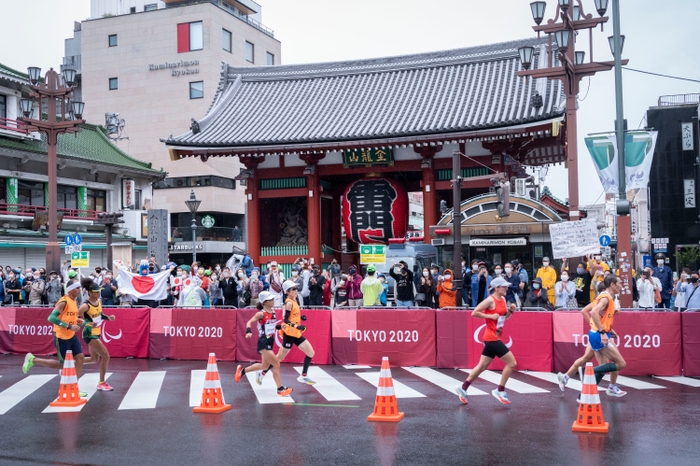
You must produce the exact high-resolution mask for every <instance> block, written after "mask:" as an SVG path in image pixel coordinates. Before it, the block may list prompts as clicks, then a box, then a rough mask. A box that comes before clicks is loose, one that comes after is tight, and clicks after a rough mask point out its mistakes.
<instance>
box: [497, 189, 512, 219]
mask: <svg viewBox="0 0 700 466" xmlns="http://www.w3.org/2000/svg"><path fill="white" fill-rule="evenodd" d="M496 198H497V199H498V206H497V209H498V216H499V217H508V216H509V215H510V181H500V182H499V183H498V184H497V185H496Z"/></svg>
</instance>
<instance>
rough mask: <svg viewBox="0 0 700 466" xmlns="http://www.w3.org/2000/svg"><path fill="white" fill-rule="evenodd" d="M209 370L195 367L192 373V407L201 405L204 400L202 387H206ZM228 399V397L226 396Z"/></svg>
mask: <svg viewBox="0 0 700 466" xmlns="http://www.w3.org/2000/svg"><path fill="white" fill-rule="evenodd" d="M206 374H207V371H206V369H205V370H200V369H195V370H193V371H192V374H191V375H190V407H191V408H193V407H195V406H199V403H200V402H201V401H202V389H203V388H204V377H206ZM224 399H226V398H224Z"/></svg>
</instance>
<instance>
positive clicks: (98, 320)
mask: <svg viewBox="0 0 700 466" xmlns="http://www.w3.org/2000/svg"><path fill="white" fill-rule="evenodd" d="M101 325H102V314H100V315H98V316H95V317H93V318H92V326H93V327H94V328H97V327H99V326H101Z"/></svg>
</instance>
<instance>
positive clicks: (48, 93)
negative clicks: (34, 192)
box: [19, 66, 85, 270]
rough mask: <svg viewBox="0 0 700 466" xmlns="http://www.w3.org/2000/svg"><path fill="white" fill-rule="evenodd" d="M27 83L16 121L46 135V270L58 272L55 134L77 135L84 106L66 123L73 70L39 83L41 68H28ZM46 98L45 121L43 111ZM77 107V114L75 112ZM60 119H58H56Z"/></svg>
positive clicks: (51, 74) (49, 73)
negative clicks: (27, 88)
mask: <svg viewBox="0 0 700 466" xmlns="http://www.w3.org/2000/svg"><path fill="white" fill-rule="evenodd" d="M27 73H28V74H29V83H30V86H29V88H30V94H29V95H30V98H29V99H21V100H20V108H21V110H22V114H23V115H24V116H23V117H20V118H19V120H20V121H22V122H23V123H26V124H27V130H28V131H30V132H41V133H45V134H46V146H47V153H48V178H49V180H48V185H49V186H48V188H49V190H48V193H47V195H48V198H49V199H48V201H49V205H48V207H49V238H48V242H47V244H46V267H47V269H48V270H59V269H60V267H61V246H60V245H59V244H58V205H57V200H58V188H57V185H58V182H57V180H58V167H57V160H56V159H57V156H56V144H57V143H58V135H59V134H61V133H76V132H78V131H80V125H82V124H83V123H85V120H83V119H82V115H83V109H84V107H85V104H83V103H82V102H73V113H74V115H76V117H77V119H75V120H69V119H67V118H66V115H68V114H69V113H70V108H67V107H68V103H69V102H70V99H71V97H73V87H74V86H75V83H76V81H75V74H76V73H75V70H72V69H64V70H63V72H62V75H59V74H58V73H57V72H56V71H54V70H53V68H51V69H50V70H49V71H47V72H46V76H45V77H44V82H40V81H41V68H38V67H36V66H30V67H29V68H27ZM44 99H46V107H45V108H46V118H44V115H43V112H42V109H43V108H44V107H43V105H44ZM35 100H37V101H38V102H39V105H38V109H39V112H38V113H39V114H38V115H37V118H36V119H34V118H32V111H33V109H34V101H35ZM59 103H60V112H61V113H60V115H57V107H58V104H59ZM76 104H80V105H79V106H78V110H80V112H79V113H76V112H75V110H76ZM57 116H60V120H59V119H58V118H56V117H57Z"/></svg>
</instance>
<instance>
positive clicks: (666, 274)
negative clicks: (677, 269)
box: [652, 253, 673, 309]
mask: <svg viewBox="0 0 700 466" xmlns="http://www.w3.org/2000/svg"><path fill="white" fill-rule="evenodd" d="M652 270H653V272H654V277H656V278H658V279H659V281H660V282H661V302H660V303H659V304H658V305H657V306H656V307H657V308H659V309H663V308H666V309H670V308H671V293H672V292H673V271H672V270H671V267H669V266H668V265H666V256H665V255H663V254H660V253H659V254H657V255H656V267H654V268H653V269H652Z"/></svg>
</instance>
